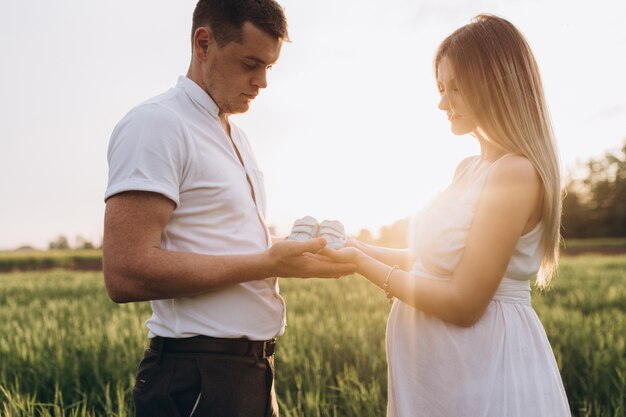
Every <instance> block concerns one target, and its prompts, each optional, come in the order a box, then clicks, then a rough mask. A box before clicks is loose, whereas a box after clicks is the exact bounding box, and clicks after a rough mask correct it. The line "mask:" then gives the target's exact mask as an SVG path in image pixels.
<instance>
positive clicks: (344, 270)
mask: <svg viewBox="0 0 626 417" xmlns="http://www.w3.org/2000/svg"><path fill="white" fill-rule="evenodd" d="M324 246H326V240H324V239H323V238H315V239H309V240H305V241H295V240H284V241H282V242H279V243H277V244H275V245H274V246H272V247H271V248H270V249H269V250H268V255H269V258H270V261H271V263H272V265H273V266H274V268H275V270H276V275H277V276H279V277H297V278H313V277H315V278H339V277H342V276H344V275H350V274H353V273H354V272H355V271H356V265H355V264H354V263H352V262H345V261H336V260H333V259H331V258H329V257H327V256H324V255H321V254H319V253H318V252H320V251H321V250H322V249H323V248H324Z"/></svg>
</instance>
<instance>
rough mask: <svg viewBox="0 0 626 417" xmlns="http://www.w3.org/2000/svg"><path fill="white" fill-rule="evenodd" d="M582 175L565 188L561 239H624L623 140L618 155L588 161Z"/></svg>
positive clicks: (625, 179) (625, 168) (625, 171)
mask: <svg viewBox="0 0 626 417" xmlns="http://www.w3.org/2000/svg"><path fill="white" fill-rule="evenodd" d="M579 169H580V167H579ZM584 171H585V175H586V176H585V177H584V178H582V179H580V178H573V176H572V178H570V179H569V180H568V182H567V184H566V187H565V191H566V196H565V198H564V200H563V236H564V237H566V238H567V237H621V236H626V140H624V144H623V145H622V148H621V150H620V151H618V152H606V153H605V155H604V156H603V158H600V159H590V160H589V161H588V162H586V163H585V164H584Z"/></svg>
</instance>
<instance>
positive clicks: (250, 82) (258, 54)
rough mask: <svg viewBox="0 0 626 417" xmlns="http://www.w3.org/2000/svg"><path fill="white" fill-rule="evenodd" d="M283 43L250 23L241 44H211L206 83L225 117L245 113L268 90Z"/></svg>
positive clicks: (244, 26) (204, 76)
mask: <svg viewBox="0 0 626 417" xmlns="http://www.w3.org/2000/svg"><path fill="white" fill-rule="evenodd" d="M281 46H282V40H280V39H274V38H273V37H272V36H270V35H269V34H267V33H265V32H264V31H262V30H261V29H259V28H257V27H256V26H254V25H253V24H252V23H250V22H245V23H244V24H243V26H242V40H241V43H238V42H229V43H227V44H226V45H224V46H223V47H221V48H220V47H219V46H218V45H217V43H216V42H215V39H212V41H211V42H210V44H209V52H208V56H207V62H206V64H207V65H205V66H204V68H203V74H202V77H203V84H204V87H205V89H206V90H207V92H208V93H209V95H210V96H211V98H212V99H213V101H214V102H215V103H216V104H217V106H218V107H219V108H220V113H221V114H235V113H244V112H246V111H247V110H248V108H249V107H250V102H251V101H252V100H253V99H254V98H255V97H256V96H257V94H259V90H260V89H261V88H265V87H267V70H268V69H269V68H271V66H272V65H273V64H274V63H275V62H276V61H277V60H278V57H279V55H280V48H281Z"/></svg>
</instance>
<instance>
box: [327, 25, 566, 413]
mask: <svg viewBox="0 0 626 417" xmlns="http://www.w3.org/2000/svg"><path fill="white" fill-rule="evenodd" d="M434 71H435V76H436V80H437V86H438V88H439V92H440V94H441V101H440V103H439V108H440V109H441V110H443V111H444V112H446V113H447V116H448V119H449V120H450V124H451V127H452V132H453V133H454V134H456V135H463V134H466V133H471V134H472V135H473V136H474V137H475V138H476V139H477V140H478V142H479V144H480V150H481V152H480V155H479V156H475V157H470V158H467V159H465V160H464V161H462V162H461V163H460V164H459V166H458V167H457V169H456V173H455V175H454V179H453V181H452V184H451V185H450V186H449V187H448V188H447V189H446V190H444V191H443V192H442V193H441V194H440V195H439V196H437V198H436V199H435V200H434V201H433V202H431V203H430V204H429V205H428V206H427V207H426V208H424V209H423V210H422V211H421V212H420V213H419V215H418V216H417V217H416V219H415V221H414V222H413V225H412V227H411V231H410V233H409V249H407V250H393V249H384V248H378V247H373V246H369V245H366V244H363V243H361V242H358V241H356V240H350V241H349V242H348V247H346V248H344V249H341V250H338V251H333V250H328V249H327V250H326V254H328V256H331V257H334V258H335V259H337V260H342V261H353V262H355V263H356V264H357V266H358V272H359V273H360V274H361V275H363V276H365V277H366V278H367V279H368V280H370V281H371V282H372V283H374V284H376V285H377V286H379V287H381V288H382V289H383V290H384V291H385V292H386V294H387V296H388V297H389V298H390V299H392V298H393V299H395V301H394V302H393V306H392V308H391V313H390V315H389V320H388V323H387V359H388V362H389V389H388V393H389V404H388V416H391V417H395V416H398V417H415V416H427V417H438V416H442V417H443V416H446V417H457V416H469V417H478V416H481V417H483V416H493V417H515V416H519V417H522V416H524V417H533V416H537V417H539V416H541V417H548V416H552V417H557V416H558V417H560V416H569V415H570V411H569V407H568V403H567V398H566V395H565V392H564V389H563V384H562V381H561V377H560V375H559V371H558V368H557V364H556V361H555V359H554V355H553V353H552V350H551V348H550V344H549V342H548V339H547V337H546V334H545V331H544V330H543V327H542V325H541V323H540V322H539V319H538V318H537V315H536V314H535V312H534V310H533V309H532V307H531V305H530V284H529V281H530V279H531V278H534V277H535V276H536V277H537V285H538V286H539V287H542V288H545V287H547V286H548V284H549V282H550V279H551V278H552V276H553V275H554V274H555V270H556V267H557V262H558V249H559V239H560V236H559V228H560V216H561V198H560V178H559V164H558V157H557V150H556V145H555V142H554V138H553V133H552V128H551V126H550V121H549V117H548V111H547V108H546V104H545V100H544V94H543V89H542V86H541V80H540V77H539V72H538V68H537V64H536V62H535V59H534V58H533V54H532V52H531V51H530V49H529V46H528V44H527V43H526V41H525V40H524V37H523V36H522V35H521V34H520V32H519V31H518V30H517V29H516V28H515V27H514V26H513V25H512V24H511V23H509V22H508V21H506V20H504V19H501V18H498V17H495V16H490V15H480V16H477V17H476V18H475V19H474V20H473V21H472V23H470V24H468V25H466V26H464V27H462V28H460V29H458V30H457V31H455V32H454V33H453V34H452V35H450V36H449V37H448V38H446V39H445V40H444V41H443V43H442V44H441V45H440V46H439V49H438V50H437V53H436V56H435V61H434Z"/></svg>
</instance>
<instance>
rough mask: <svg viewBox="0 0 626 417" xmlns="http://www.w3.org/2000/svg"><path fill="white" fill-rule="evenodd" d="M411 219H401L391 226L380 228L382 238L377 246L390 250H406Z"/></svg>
mask: <svg viewBox="0 0 626 417" xmlns="http://www.w3.org/2000/svg"><path fill="white" fill-rule="evenodd" d="M408 227H409V219H408V218H405V219H400V220H397V221H396V222H394V223H393V224H392V225H391V226H383V227H381V228H380V237H379V238H378V242H377V244H378V245H380V246H386V247H388V248H405V247H406V236H407V229H408Z"/></svg>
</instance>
